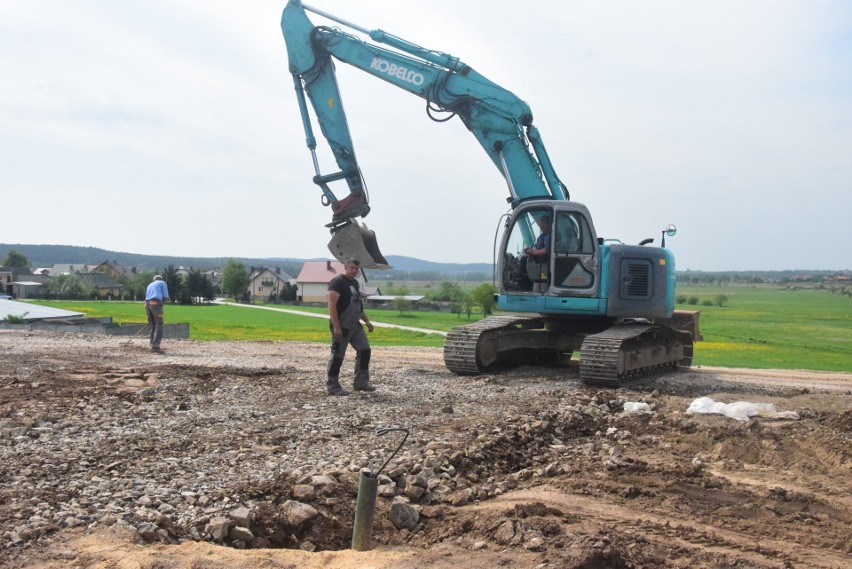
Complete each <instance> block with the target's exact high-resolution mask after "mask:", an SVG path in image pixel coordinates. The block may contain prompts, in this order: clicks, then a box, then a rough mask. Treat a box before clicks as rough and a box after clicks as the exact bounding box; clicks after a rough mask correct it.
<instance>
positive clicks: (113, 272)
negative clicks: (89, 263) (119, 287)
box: [83, 261, 136, 280]
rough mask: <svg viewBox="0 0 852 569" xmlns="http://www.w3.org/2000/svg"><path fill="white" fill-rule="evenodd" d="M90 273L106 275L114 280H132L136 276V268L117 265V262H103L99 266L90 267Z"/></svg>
mask: <svg viewBox="0 0 852 569" xmlns="http://www.w3.org/2000/svg"><path fill="white" fill-rule="evenodd" d="M83 272H85V271H83ZM91 272H93V273H106V274H108V275H110V276H111V277H113V278H116V279H117V278H120V277H124V278H128V279H131V280H132V279H133V278H134V277H135V276H136V267H128V266H125V265H119V264H118V261H104V262H103V263H101V264H100V265H97V266H95V267H92V268H91Z"/></svg>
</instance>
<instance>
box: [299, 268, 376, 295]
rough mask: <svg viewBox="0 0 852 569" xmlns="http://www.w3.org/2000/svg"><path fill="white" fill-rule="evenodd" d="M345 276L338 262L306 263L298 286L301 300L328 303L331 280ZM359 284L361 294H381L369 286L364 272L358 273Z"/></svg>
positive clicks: (300, 273)
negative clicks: (327, 295)
mask: <svg viewBox="0 0 852 569" xmlns="http://www.w3.org/2000/svg"><path fill="white" fill-rule="evenodd" d="M342 274H343V263H340V262H338V261H305V264H304V265H302V270H301V271H300V272H299V276H298V277H296V284H297V286H298V287H299V292H298V295H299V300H301V301H302V302H306V303H310V302H316V303H323V304H324V303H326V302H327V297H326V294H327V292H328V283H329V282H331V279H333V278H334V277H336V276H338V275H342ZM357 278H358V283H359V284H360V285H361V294H362V295H366V296H369V295H371V294H381V291H380V290H379V289H378V287H374V286H368V285H367V281H366V279H365V278H364V272H363V271H361V272H360V273H358V277H357Z"/></svg>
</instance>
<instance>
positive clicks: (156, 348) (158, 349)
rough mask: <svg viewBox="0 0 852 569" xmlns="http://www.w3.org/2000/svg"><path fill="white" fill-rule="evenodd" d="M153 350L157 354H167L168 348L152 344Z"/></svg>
mask: <svg viewBox="0 0 852 569" xmlns="http://www.w3.org/2000/svg"><path fill="white" fill-rule="evenodd" d="M151 351H152V352H154V353H155V354H165V353H166V350H164V349H163V348H161V347H160V346H151Z"/></svg>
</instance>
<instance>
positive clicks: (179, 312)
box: [42, 285, 852, 372]
mask: <svg viewBox="0 0 852 569" xmlns="http://www.w3.org/2000/svg"><path fill="white" fill-rule="evenodd" d="M678 294H679V295H688V296H697V297H699V299H700V300H701V301H705V300H713V299H714V298H715V297H716V296H717V295H719V294H724V295H725V296H727V297H728V302H727V304H726V306H722V307H719V306H692V305H678V308H679V309H700V310H701V319H700V323H701V331H702V334H703V336H704V341H703V342H700V343H698V344H697V345H696V349H695V358H694V360H693V363H694V364H695V365H708V366H720V367H747V368H767V369H772V368H777V369H810V370H817V371H847V372H848V371H852V298H850V297H849V296H846V295H841V294H830V293H829V292H828V291H827V290H821V289H799V290H793V289H785V288H782V287H764V286H745V285H743V286H737V285H725V286H709V285H708V286H689V287H684V286H679V287H678ZM42 304H46V305H49V306H55V307H58V308H65V309H67V310H74V311H76V312H84V313H85V314H86V315H88V316H111V317H112V318H113V320H114V321H115V322H119V323H123V322H142V321H144V312H145V311H144V308H143V305H142V304H141V303H138V302H137V303H130V302H70V301H51V302H43V303H42ZM281 308H286V309H297V310H304V311H310V312H316V313H319V314H325V313H326V310H325V308H321V307H317V308H308V307H291V306H281ZM368 313H369V314H370V317H371V319H372V320H373V321H376V322H387V323H391V324H401V325H404V326H411V327H416V328H425V329H430V330H441V331H447V330H449V329H451V328H452V327H453V326H457V325H459V324H466V323H469V322H473V321H475V320H476V319H478V317H479V316H478V315H474V316H473V317H472V318H471V319H468V318H467V317H466V316H461V317H459V316H457V315H455V314H448V313H435V312H417V311H413V312H409V313H407V314H405V315H401V314H400V313H399V312H397V311H393V310H370V311H368ZM166 321H167V322H189V324H190V335H191V336H192V338H195V339H198V340H293V341H306V342H320V343H326V342H327V341H328V324H327V323H326V321H325V320H322V319H320V318H312V317H308V316H298V315H292V314H286V313H281V312H274V311H269V310H258V309H252V308H244V307H239V306H229V305H209V306H207V305H205V306H180V305H168V306H166ZM370 340H371V342H372V343H373V344H374V345H377V346H382V345H384V346H388V345H400V346H431V347H440V346H442V345H443V337H442V336H440V335H437V334H425V333H420V332H411V331H406V330H396V329H389V328H376V331H375V332H374V333H373V334H372V335H371V337H370Z"/></svg>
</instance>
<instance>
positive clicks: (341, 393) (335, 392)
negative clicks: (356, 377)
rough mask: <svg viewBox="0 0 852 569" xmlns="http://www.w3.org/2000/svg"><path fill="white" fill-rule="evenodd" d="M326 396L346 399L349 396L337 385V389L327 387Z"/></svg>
mask: <svg viewBox="0 0 852 569" xmlns="http://www.w3.org/2000/svg"><path fill="white" fill-rule="evenodd" d="M328 394H329V395H336V396H339V397H346V396H347V395H349V392H348V391H346V390H345V389H343V388H342V387H340V386H339V385H338V386H337V387H329V388H328Z"/></svg>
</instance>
